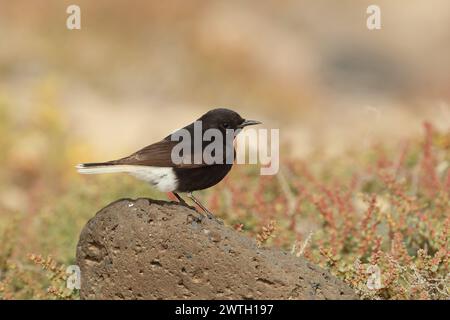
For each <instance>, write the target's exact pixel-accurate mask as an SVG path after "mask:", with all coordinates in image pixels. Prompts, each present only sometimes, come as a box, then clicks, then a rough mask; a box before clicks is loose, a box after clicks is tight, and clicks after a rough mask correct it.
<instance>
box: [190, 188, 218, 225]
mask: <svg viewBox="0 0 450 320" xmlns="http://www.w3.org/2000/svg"><path fill="white" fill-rule="evenodd" d="M187 196H188V197H189V198H190V199H191V200H192V201H194V202H195V204H196V205H198V206H199V207H200V208H202V210H203V211H204V212H205V213H206V215H207V216H208V218H209V219H213V218H215V217H214V215H213V214H212V213H211V212H210V211H209V210H208V209H206V207H205V206H204V205H202V204H201V202H200V201H198V200H197V198H196V197H194V195H193V194H192V192H188V194H187Z"/></svg>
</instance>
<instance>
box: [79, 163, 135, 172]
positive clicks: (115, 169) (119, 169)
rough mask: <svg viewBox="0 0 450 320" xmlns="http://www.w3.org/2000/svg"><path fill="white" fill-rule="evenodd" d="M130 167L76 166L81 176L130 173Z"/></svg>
mask: <svg viewBox="0 0 450 320" xmlns="http://www.w3.org/2000/svg"><path fill="white" fill-rule="evenodd" d="M130 167H131V166H127V165H109V166H102V165H99V166H92V167H87V166H85V165H83V164H79V165H77V166H76V168H77V171H78V172H79V173H81V174H101V173H118V172H130V171H131V168H130Z"/></svg>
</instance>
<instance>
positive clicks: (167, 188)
mask: <svg viewBox="0 0 450 320" xmlns="http://www.w3.org/2000/svg"><path fill="white" fill-rule="evenodd" d="M76 168H77V170H78V172H79V173H81V174H101V173H119V172H124V173H128V174H131V175H133V176H135V177H136V178H138V179H141V180H144V181H146V182H148V183H150V184H152V185H154V186H155V187H156V188H158V190H160V191H163V192H171V191H174V190H176V189H177V187H178V180H177V177H176V175H175V172H174V171H173V168H170V167H149V166H138V165H136V166H133V165H101V164H99V165H98V166H85V165H84V164H79V165H77V166H76Z"/></svg>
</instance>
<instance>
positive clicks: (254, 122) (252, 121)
mask: <svg viewBox="0 0 450 320" xmlns="http://www.w3.org/2000/svg"><path fill="white" fill-rule="evenodd" d="M255 124H261V122H260V121H256V120H244V122H242V123H241V124H240V125H238V128H239V129H242V128H244V127H247V126H253V125H255Z"/></svg>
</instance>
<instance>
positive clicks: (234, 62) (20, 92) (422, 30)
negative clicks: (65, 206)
mask: <svg viewBox="0 0 450 320" xmlns="http://www.w3.org/2000/svg"><path fill="white" fill-rule="evenodd" d="M73 3H74V2H73V1H60V0H58V1H56V0H55V1H50V0H40V1H33V2H30V1H21V0H19V1H5V0H1V1H0V39H1V41H0V95H1V97H2V98H3V99H7V100H9V101H12V103H13V105H14V110H15V112H14V113H15V114H16V115H18V116H19V115H21V116H26V115H27V114H30V112H32V109H33V108H34V105H35V104H36V101H37V99H39V98H38V97H37V96H36V94H39V93H37V91H40V90H42V87H47V88H49V87H50V88H51V92H48V93H47V94H51V95H52V99H53V103H54V104H55V105H57V107H58V108H59V109H61V112H62V113H63V114H64V117H65V119H66V120H67V122H68V126H69V127H70V131H71V134H73V135H76V136H78V137H80V138H82V139H84V140H88V141H89V143H90V144H92V146H94V147H95V149H96V150H98V151H99V154H100V155H102V157H103V158H104V159H108V158H110V157H117V156H122V155H124V154H126V153H128V152H130V151H132V150H134V149H135V148H138V147H141V146H144V145H146V144H148V143H149V142H151V141H153V140H155V139H159V138H161V137H163V136H164V135H165V134H166V133H167V131H168V130H171V129H176V128H179V127H180V126H182V125H184V124H185V123H188V122H190V121H191V120H193V119H196V118H197V117H198V116H199V115H201V114H202V113H204V112H205V111H207V110H209V109H211V108H213V107H216V106H228V107H231V108H233V109H235V110H237V111H239V112H240V113H241V114H242V115H243V116H244V117H245V116H247V117H249V118H258V119H261V120H263V121H264V122H265V124H266V126H268V127H275V128H281V129H282V132H281V137H282V139H284V140H285V141H287V142H289V143H292V142H294V143H295V148H291V149H290V150H291V151H292V152H295V153H296V155H304V154H307V153H309V152H311V151H312V149H314V148H315V147H316V146H319V147H320V148H322V149H323V150H325V151H327V152H328V151H329V152H332V153H334V152H339V151H340V150H342V149H343V147H345V145H347V144H351V143H352V144H356V145H363V144H364V139H365V138H366V136H368V135H370V136H374V135H375V136H376V135H378V134H383V135H386V136H389V137H402V136H405V135H408V134H410V133H411V132H418V131H419V130H421V128H420V123H421V121H422V120H423V119H425V118H426V119H430V120H433V119H434V120H436V125H437V126H441V127H442V126H448V125H449V124H450V109H449V106H448V102H449V98H450V59H449V58H448V57H450V3H449V2H448V1H446V0H432V1H420V0H414V1H395V2H392V1H377V2H376V4H378V5H379V6H380V8H381V18H382V29H381V30H377V31H370V30H368V29H367V27H366V18H367V16H368V15H367V14H366V8H367V6H368V5H370V4H372V3H373V1H348V0H346V1H339V2H332V1H323V0H322V1H321V0H319V1H301V0H295V1H283V3H280V2H279V1H258V3H257V4H255V3H254V2H252V1H215V0H211V1H197V0H194V1H145V2H143V1H134V0H132V1H111V0H107V1H106V0H99V1H83V0H79V1H76V4H77V5H79V6H80V8H81V20H82V22H81V26H82V29H81V30H68V29H67V28H66V19H67V16H68V14H66V8H67V6H68V5H70V4H73ZM164 115H170V117H171V120H170V121H161V119H162V118H163V116H164ZM80 160H89V159H80Z"/></svg>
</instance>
